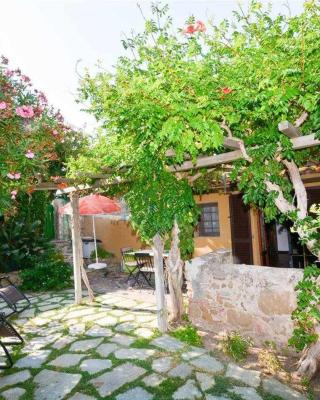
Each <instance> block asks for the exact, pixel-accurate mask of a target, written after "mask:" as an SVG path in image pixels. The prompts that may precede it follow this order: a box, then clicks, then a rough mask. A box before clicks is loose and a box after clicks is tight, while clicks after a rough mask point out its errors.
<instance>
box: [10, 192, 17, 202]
mask: <svg viewBox="0 0 320 400" xmlns="http://www.w3.org/2000/svg"><path fill="white" fill-rule="evenodd" d="M10 194H11V199H12V200H15V199H16V196H17V194H18V191H17V190H12V191H11V193H10Z"/></svg>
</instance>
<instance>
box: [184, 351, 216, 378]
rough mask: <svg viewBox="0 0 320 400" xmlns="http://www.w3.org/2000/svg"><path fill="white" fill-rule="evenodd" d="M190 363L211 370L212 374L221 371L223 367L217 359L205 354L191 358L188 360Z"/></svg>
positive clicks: (207, 370)
mask: <svg viewBox="0 0 320 400" xmlns="http://www.w3.org/2000/svg"><path fill="white" fill-rule="evenodd" d="M190 364H191V365H193V366H194V367H196V368H198V369H201V370H203V371H206V372H211V373H213V374H215V373H218V372H222V371H223V369H224V366H223V364H222V363H221V362H220V361H219V360H217V359H216V358H214V357H211V356H209V355H206V354H205V355H202V356H200V357H197V358H193V359H192V360H191V361H190Z"/></svg>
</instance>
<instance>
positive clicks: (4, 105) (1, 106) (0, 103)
mask: <svg viewBox="0 0 320 400" xmlns="http://www.w3.org/2000/svg"><path fill="white" fill-rule="evenodd" d="M6 108H7V103H6V102H5V101H0V110H5V109H6Z"/></svg>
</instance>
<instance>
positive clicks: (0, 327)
mask: <svg viewBox="0 0 320 400" xmlns="http://www.w3.org/2000/svg"><path fill="white" fill-rule="evenodd" d="M14 337H15V338H17V339H18V341H17V340H15V341H12V340H9V341H5V342H4V341H3V340H2V338H14ZM22 343H23V339H22V337H21V336H20V334H19V333H18V332H17V331H16V329H15V328H14V327H13V326H12V325H11V324H10V323H9V322H8V321H7V320H6V316H5V314H4V313H0V347H2V349H3V351H4V354H5V357H6V359H7V362H6V364H4V365H0V369H7V368H11V367H12V365H13V361H12V358H11V355H10V353H9V351H8V349H7V347H6V346H7V345H16V344H22Z"/></svg>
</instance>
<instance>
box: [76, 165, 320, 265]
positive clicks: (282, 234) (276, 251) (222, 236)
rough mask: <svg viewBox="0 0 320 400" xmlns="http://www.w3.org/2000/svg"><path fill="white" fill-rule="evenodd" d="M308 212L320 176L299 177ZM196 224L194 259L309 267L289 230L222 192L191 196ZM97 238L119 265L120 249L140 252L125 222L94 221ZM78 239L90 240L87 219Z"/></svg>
mask: <svg viewBox="0 0 320 400" xmlns="http://www.w3.org/2000/svg"><path fill="white" fill-rule="evenodd" d="M303 180H304V183H305V187H306V189H307V194H308V203H309V206H310V205H311V204H314V203H320V174H319V173H308V174H305V175H303ZM195 199H196V202H197V204H198V205H199V206H200V209H201V218H200V222H199V226H198V229H197V231H196V232H195V237H194V245H195V246H194V247H195V249H194V256H195V257H197V256H201V255H204V254H207V253H210V252H212V251H215V250H226V251H230V252H232V256H233V260H234V262H235V263H239V264H248V265H266V266H273V267H296V268H299V267H300V268H301V267H303V266H304V265H307V264H308V263H309V262H310V261H313V259H314V258H313V257H312V256H311V255H310V253H309V252H308V251H307V249H306V248H304V247H303V246H301V245H300V243H299V240H298V238H297V236H296V235H295V234H293V233H291V231H290V224H286V225H280V224H278V223H275V222H273V223H270V224H267V223H265V221H264V218H263V214H262V213H261V212H260V211H259V210H257V209H254V208H250V207H248V206H245V205H244V204H243V201H242V195H241V194H240V193H239V192H237V191H235V190H232V188H231V187H228V188H226V189H225V190H223V191H222V192H220V193H219V192H216V193H209V194H204V195H201V196H195ZM96 232H97V237H98V238H99V239H100V240H101V241H102V246H103V247H104V248H105V249H106V250H108V251H110V252H112V253H114V254H115V256H116V257H117V258H118V259H120V258H121V252H120V249H121V248H123V247H132V248H142V247H144V246H145V244H144V243H142V242H141V240H140V239H139V237H138V236H137V234H136V233H135V232H134V231H133V229H132V228H131V226H130V222H129V221H128V220H123V219H119V220H114V219H112V218H110V217H108V216H106V217H96ZM82 236H92V223H91V217H83V219H82Z"/></svg>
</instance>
